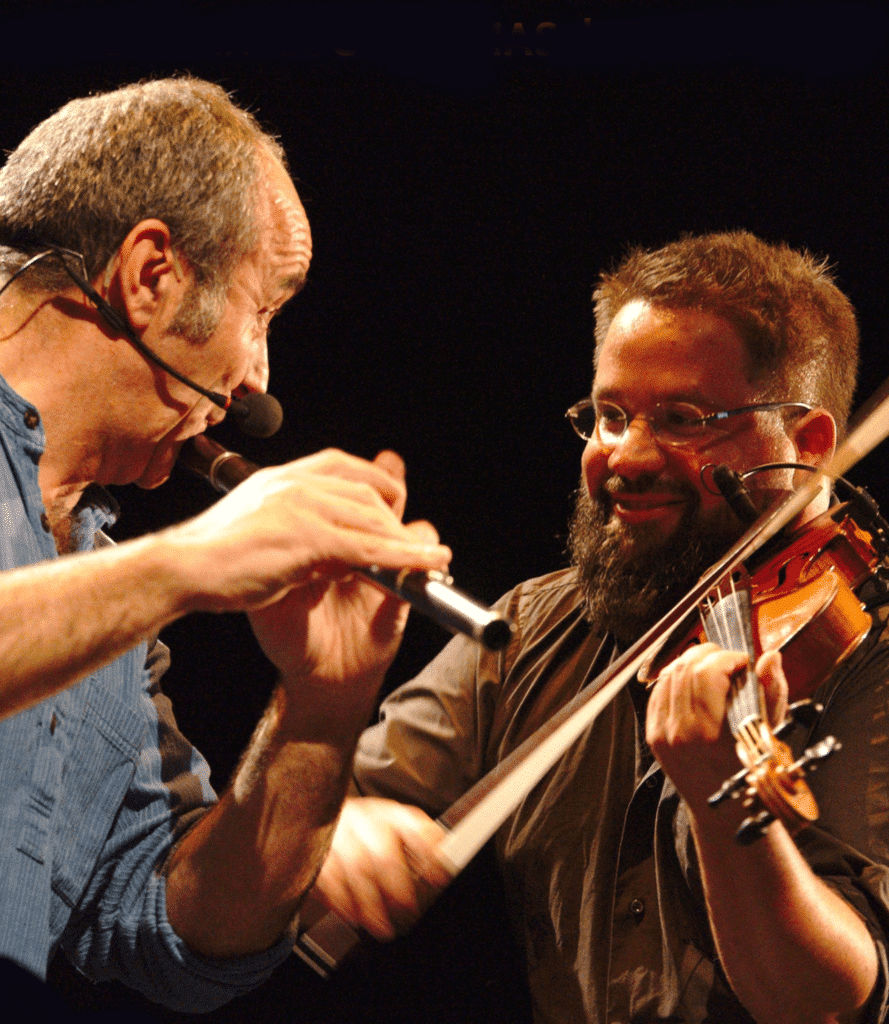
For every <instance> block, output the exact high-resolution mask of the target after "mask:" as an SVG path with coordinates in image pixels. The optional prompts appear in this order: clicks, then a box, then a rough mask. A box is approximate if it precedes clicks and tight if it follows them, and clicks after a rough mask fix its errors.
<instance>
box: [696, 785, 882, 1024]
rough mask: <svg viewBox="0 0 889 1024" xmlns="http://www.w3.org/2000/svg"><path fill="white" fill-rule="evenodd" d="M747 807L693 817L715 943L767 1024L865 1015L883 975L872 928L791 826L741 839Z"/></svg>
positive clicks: (733, 979)
mask: <svg viewBox="0 0 889 1024" xmlns="http://www.w3.org/2000/svg"><path fill="white" fill-rule="evenodd" d="M708 816H709V820H708ZM743 816H744V815H743V809H742V808H741V807H740V806H739V804H738V803H736V802H734V801H733V802H732V804H730V805H728V806H726V807H724V808H720V809H719V810H718V811H714V810H712V809H710V808H704V809H703V810H702V811H701V812H700V817H698V818H697V819H694V818H693V833H694V836H695V843H696V847H697V850H698V855H699V858H700V863H701V872H702V878H703V884H704V892H705V896H706V899H707V909H708V913H709V916H710V922H711V926H712V928H713V933H714V937H715V940H716V946H717V952H718V954H719V958H720V961H721V962H722V965H723V968H724V970H725V972H726V975H727V977H728V979H729V982H730V984H731V986H732V988H733V989H734V991H735V994H736V995H737V996H738V998H739V999H740V1000H741V1002H742V1003H743V1004H744V1005H745V1006H746V1007H747V1009H748V1010H749V1011H750V1013H751V1014H752V1015H753V1016H754V1017H755V1018H756V1020H757V1021H758V1022H760V1024H769V1022H772V1021H775V1022H781V1024H795V1022H799V1024H818V1022H839V1021H855V1020H857V1019H858V1011H859V1010H860V1009H861V1008H862V1006H863V1005H864V1003H865V1002H866V1000H867V998H868V996H869V995H870V992H871V990H872V988H873V986H874V983H875V981H876V977H877V955H876V950H875V948H874V944H873V941H872V939H871V937H870V935H869V933H868V931H867V928H866V927H865V925H864V923H863V922H862V921H861V919H860V918H859V917H858V916H857V915H856V914H855V912H854V911H853V910H852V909H851V908H850V907H849V906H848V904H847V903H846V902H845V901H844V900H842V899H841V898H840V897H839V896H838V895H837V894H836V893H835V892H834V891H833V890H831V889H830V888H829V887H828V886H827V885H825V884H824V883H823V882H821V881H820V880H819V879H818V878H817V877H816V876H815V875H814V874H813V872H812V871H811V869H810V868H809V866H808V864H807V863H806V861H805V860H804V858H803V857H802V855H801V854H800V852H799V850H798V849H797V848H796V846H795V844H794V843H793V840H792V839H791V838H790V836H789V835H788V833H787V832H786V830H785V829H784V827H783V826H781V825H777V824H776V825H772V826H771V827H770V828H768V829H767V830H766V833H765V835H764V836H763V838H762V839H760V840H757V841H756V842H755V843H754V844H752V845H751V846H746V847H743V846H740V845H739V844H738V843H736V842H735V840H734V838H733V835H734V830H735V826H736V825H737V824H739V823H740V820H741V819H742V817H743Z"/></svg>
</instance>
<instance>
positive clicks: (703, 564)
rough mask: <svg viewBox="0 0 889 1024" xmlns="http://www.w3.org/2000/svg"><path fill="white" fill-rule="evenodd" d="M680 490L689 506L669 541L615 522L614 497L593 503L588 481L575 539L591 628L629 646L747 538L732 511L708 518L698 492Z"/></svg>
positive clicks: (573, 527)
mask: <svg viewBox="0 0 889 1024" xmlns="http://www.w3.org/2000/svg"><path fill="white" fill-rule="evenodd" d="M626 489H628V490H629V489H631V488H629V487H627V488H626ZM638 489H639V490H640V491H644V489H645V486H644V485H643V486H641V487H639V488H638ZM675 489H676V490H677V492H678V493H681V494H682V495H683V497H684V498H685V499H686V504H685V509H684V511H683V514H682V518H681V520H680V521H679V525H678V526H677V527H676V529H675V530H673V532H672V533H671V534H670V535H669V536H668V537H666V538H664V537H662V536H661V535H660V534H659V533H658V532H657V531H656V530H655V529H652V528H650V527H649V526H648V525H647V524H640V525H633V526H631V525H629V524H627V523H624V522H621V521H620V520H618V519H616V518H615V517H614V516H612V515H611V511H610V509H611V500H610V498H609V497H608V495H607V493H604V494H601V495H599V496H597V498H596V500H595V501H593V500H592V499H591V498H590V496H589V494H588V493H587V490H586V487H585V486H584V484H583V482H582V481H581V485H580V489H579V490H578V492H577V500H576V504H575V507H574V513H573V515H572V517H571V522H570V527H569V533H568V550H569V553H570V555H571V563H572V565H573V566H574V567H575V568H576V569H577V575H578V581H579V583H580V587H581V590H582V592H583V596H584V601H585V603H586V612H587V616H588V617H589V620H590V622H591V623H593V624H594V625H595V626H596V628H597V629H607V630H608V631H610V632H611V633H613V634H614V636H615V637H616V638H617V640H618V642H619V643H620V644H621V645H622V646H629V645H630V644H632V643H634V642H635V641H636V640H637V639H638V638H639V637H640V636H641V635H642V634H643V633H644V632H645V631H646V630H647V629H649V628H650V627H651V626H653V625H654V624H655V623H656V622H657V621H658V620H659V619H661V618H662V617H663V616H664V615H666V613H667V612H668V611H669V610H670V609H671V608H672V607H673V606H674V605H675V604H676V603H677V602H678V601H679V600H680V598H682V597H683V596H684V595H685V594H686V593H687V592H688V591H689V590H690V589H691V588H692V586H693V585H694V584H695V583H696V582H697V581H698V579H700V577H701V576H702V575H703V573H704V572H705V571H706V570H707V569H708V568H709V567H710V566H711V565H713V564H714V562H716V561H717V560H718V559H719V558H721V557H722V556H723V555H724V554H725V553H726V551H727V550H728V549H729V548H730V547H731V545H732V544H733V543H734V542H735V541H736V540H737V539H738V537H740V536H741V534H742V533H743V528H742V527H741V525H740V524H739V522H738V520H737V519H736V518H735V516H734V514H733V513H732V512H731V510H730V509H729V508H728V506H725V508H724V509H723V510H722V511H721V512H720V513H717V514H716V515H712V514H711V515H708V516H707V517H706V518H704V517H703V515H702V514H701V510H700V499H699V497H698V495H697V492H696V491H694V489H692V488H691V487H684V486H682V485H678V484H677V485H676V487H675Z"/></svg>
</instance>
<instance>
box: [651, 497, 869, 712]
mask: <svg viewBox="0 0 889 1024" xmlns="http://www.w3.org/2000/svg"><path fill="white" fill-rule="evenodd" d="M781 540H782V543H781V548H780V550H779V551H778V552H777V553H776V554H771V555H770V553H769V552H770V550H771V547H772V546H771V545H770V546H769V550H764V551H761V552H759V553H758V556H759V557H757V559H756V562H755V563H751V565H749V566H748V567H746V569H745V571H744V573H743V574H741V577H740V578H741V579H742V585H743V586H746V587H747V589H748V590H749V593H750V600H751V624H752V640H753V650H754V653H755V656H756V657H759V655H760V654H762V653H763V651H775V650H777V651H780V652H781V657H782V662H783V666H784V674H785V675H786V677H787V685H788V691H789V694H788V696H789V700H790V701H791V702H793V701H798V700H801V699H803V698H806V697H809V696H810V695H811V694H812V693H813V692H814V691H815V690H816V689H817V688H818V687H819V686H820V684H821V683H823V682H824V680H825V679H827V678H828V676H829V675H830V674H831V673H832V672H833V671H834V669H835V668H836V667H837V665H839V664H840V663H841V662H843V661H845V659H847V658H848V657H849V656H850V655H851V654H852V653H853V652H854V651H855V650H856V648H857V647H858V646H859V645H860V644H861V642H862V641H863V640H864V639H865V637H866V636H867V634H868V633H869V631H870V629H871V626H872V619H871V616H870V615H869V614H868V612H867V611H866V610H865V609H864V606H863V604H862V602H861V600H860V598H859V597H858V595H857V590H858V588H860V587H861V585H862V584H863V583H864V582H865V581H866V580H868V579H872V578H873V576H874V572H875V569H876V567H877V565H878V564H879V562H880V557H879V555H878V554H877V551H876V550H875V548H874V546H873V543H872V537H871V534H870V533H868V532H867V531H866V530H864V529H862V527H860V526H859V525H858V524H857V523H856V522H855V520H854V519H853V517H852V515H851V514H850V512H849V508H848V506H847V505H839V506H837V507H836V508H834V509H829V510H828V511H827V512H824V513H822V514H821V515H820V516H818V517H817V518H816V519H813V520H812V521H811V522H810V523H807V524H806V525H805V526H803V527H801V528H800V529H798V530H796V531H794V532H793V533H791V534H790V535H788V536H787V537H783V538H781ZM704 639H705V636H704V626H703V623H702V622H701V621H700V620H696V621H694V622H692V624H691V625H690V626H686V627H685V628H682V627H680V629H678V630H677V631H675V632H674V633H673V634H672V635H671V636H670V637H668V638H667V640H666V641H665V643H664V644H663V646H662V647H661V648H660V649H659V650H658V651H657V652H656V654H655V656H653V657H652V658H650V659H649V660H648V661H647V662H646V664H645V665H643V667H642V669H641V670H640V672H639V679H640V681H641V682H645V683H653V682H654V681H655V680H656V679H657V677H658V675H659V674H660V673H661V672H662V671H663V669H664V668H666V666H667V665H669V664H670V662H672V661H673V660H674V659H675V658H677V657H678V656H679V655H680V654H681V653H682V652H683V651H685V650H687V649H688V648H689V647H690V646H692V644H698V643H702V642H703V641H704Z"/></svg>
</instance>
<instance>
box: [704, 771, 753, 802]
mask: <svg viewBox="0 0 889 1024" xmlns="http://www.w3.org/2000/svg"><path fill="white" fill-rule="evenodd" d="M746 785H747V769H746V768H742V769H741V770H740V771H739V772H736V773H735V774H734V775H733V776H732V777H731V778H730V779H726V780H725V782H723V784H722V785H721V786H720V787H719V790H718V791H717V792H716V793H714V794H713V795H712V796H708V797H707V803H708V804H709V805H710V806H711V807H717V806H718V805H719V804H721V803H722V802H723V800H728V798H729V797H730V796H737V794H738V793H740V791H741V789H742V788H743V787H744V786H746Z"/></svg>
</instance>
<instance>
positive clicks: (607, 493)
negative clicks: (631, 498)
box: [599, 474, 697, 499]
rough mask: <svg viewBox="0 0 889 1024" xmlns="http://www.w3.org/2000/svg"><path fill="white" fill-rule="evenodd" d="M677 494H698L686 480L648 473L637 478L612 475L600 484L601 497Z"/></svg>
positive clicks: (692, 495) (684, 495) (687, 495)
mask: <svg viewBox="0 0 889 1024" xmlns="http://www.w3.org/2000/svg"><path fill="white" fill-rule="evenodd" d="M649 492H654V493H656V494H675V495H676V496H677V497H680V498H690V497H695V496H697V491H696V490H695V489H694V487H692V485H691V484H689V483H687V482H686V481H684V480H673V479H671V478H669V477H660V476H653V475H651V474H647V475H646V476H640V477H637V478H636V479H635V480H627V479H626V478H625V477H620V476H611V477H609V478H608V479H607V480H605V481H603V482H602V483H601V484H600V485H599V495H600V497H603V498H606V499H612V498H616V497H619V496H620V495H621V494H648V493H649Z"/></svg>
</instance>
